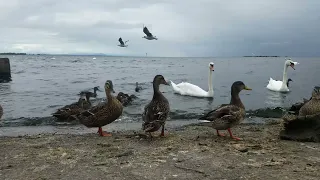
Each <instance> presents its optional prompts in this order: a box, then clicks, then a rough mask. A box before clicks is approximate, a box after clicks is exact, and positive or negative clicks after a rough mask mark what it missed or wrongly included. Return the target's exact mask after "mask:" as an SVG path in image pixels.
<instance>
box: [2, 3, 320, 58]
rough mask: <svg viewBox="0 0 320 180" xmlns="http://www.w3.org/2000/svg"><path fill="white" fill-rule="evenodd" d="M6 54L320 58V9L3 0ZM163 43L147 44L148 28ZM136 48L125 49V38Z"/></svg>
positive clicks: (316, 6)
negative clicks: (144, 29)
mask: <svg viewBox="0 0 320 180" xmlns="http://www.w3.org/2000/svg"><path fill="white" fill-rule="evenodd" d="M0 4H1V5H0V21H1V24H2V27H1V28H0V39H1V40H0V51H14V52H27V53H106V54H116V55H142V56H143V55H145V53H148V55H149V56H243V55H251V54H252V53H254V54H256V55H288V56H310V55H312V56H316V55H319V54H320V52H319V51H318V50H317V48H316V47H318V46H319V45H320V40H319V38H317V37H318V36H319V32H320V31H319V30H320V21H319V12H318V11H319V8H320V1H314V0H306V1H300V0H281V1H278V0H268V1H265V0H242V1H238V0H225V1H220V0H197V1H192V0H175V1H171V0H92V1H84V0H69V1H62V0H31V1H25V0H10V1H5V0H0ZM143 24H144V25H146V26H147V27H148V29H149V30H150V31H151V32H152V33H153V34H154V35H156V36H157V37H158V38H159V40H158V41H148V40H146V39H143V38H142V36H144V34H143V32H142V26H143ZM119 37H122V38H123V40H129V42H128V45H129V47H128V48H120V47H118V46H117V44H118V38H119Z"/></svg>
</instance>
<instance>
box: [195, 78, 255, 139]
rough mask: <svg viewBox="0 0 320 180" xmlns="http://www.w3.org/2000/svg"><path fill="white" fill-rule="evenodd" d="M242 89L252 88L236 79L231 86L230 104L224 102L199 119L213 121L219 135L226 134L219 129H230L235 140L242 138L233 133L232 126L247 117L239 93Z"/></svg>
mask: <svg viewBox="0 0 320 180" xmlns="http://www.w3.org/2000/svg"><path fill="white" fill-rule="evenodd" d="M242 90H251V89H250V88H248V87H247V86H246V85H245V84H244V83H243V82H242V81H236V82H234V83H233V84H232V86H231V101H230V103H229V104H228V105H226V104H224V105H222V106H220V107H219V108H217V109H215V110H212V111H210V112H209V113H207V114H206V115H204V116H202V117H200V118H199V120H206V122H207V121H209V122H212V127H213V128H214V129H216V131H217V135H218V136H224V135H223V134H220V133H219V130H226V129H227V130H228V132H229V134H230V137H231V138H233V139H235V140H241V139H240V138H238V137H235V136H233V135H232V132H231V129H230V128H231V127H233V126H235V125H237V124H239V123H240V122H241V121H242V120H243V119H244V117H245V114H246V112H245V107H244V105H243V104H242V102H241V99H240V97H239V93H240V91H242Z"/></svg>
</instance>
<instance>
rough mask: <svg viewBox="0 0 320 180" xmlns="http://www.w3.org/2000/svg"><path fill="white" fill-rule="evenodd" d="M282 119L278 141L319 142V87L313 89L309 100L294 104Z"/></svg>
mask: <svg viewBox="0 0 320 180" xmlns="http://www.w3.org/2000/svg"><path fill="white" fill-rule="evenodd" d="M290 110H292V111H293V112H292V111H288V112H287V113H286V114H285V115H284V116H283V117H282V119H283V129H282V130H281V131H280V139H285V140H293V141H304V142H305V141H311V142H320V87H317V86H316V87H314V89H313V91H312V96H311V98H310V99H309V100H306V99H304V102H302V103H296V104H294V105H293V106H292V107H291V109H290Z"/></svg>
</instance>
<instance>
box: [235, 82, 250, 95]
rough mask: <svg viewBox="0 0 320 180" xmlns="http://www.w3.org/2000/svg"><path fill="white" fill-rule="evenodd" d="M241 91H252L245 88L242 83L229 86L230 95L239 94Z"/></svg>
mask: <svg viewBox="0 0 320 180" xmlns="http://www.w3.org/2000/svg"><path fill="white" fill-rule="evenodd" d="M242 90H249V91H250V90H252V89H251V88H249V87H248V86H246V85H245V84H244V83H243V82H242V81H236V82H234V83H233V84H232V86H231V93H239V92H240V91H242Z"/></svg>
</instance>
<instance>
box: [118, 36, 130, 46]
mask: <svg viewBox="0 0 320 180" xmlns="http://www.w3.org/2000/svg"><path fill="white" fill-rule="evenodd" d="M128 41H129V40H127V41H126V42H128ZM119 42H120V44H119V45H118V46H120V47H128V45H126V44H125V43H126V42H123V41H122V38H121V37H120V38H119Z"/></svg>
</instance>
